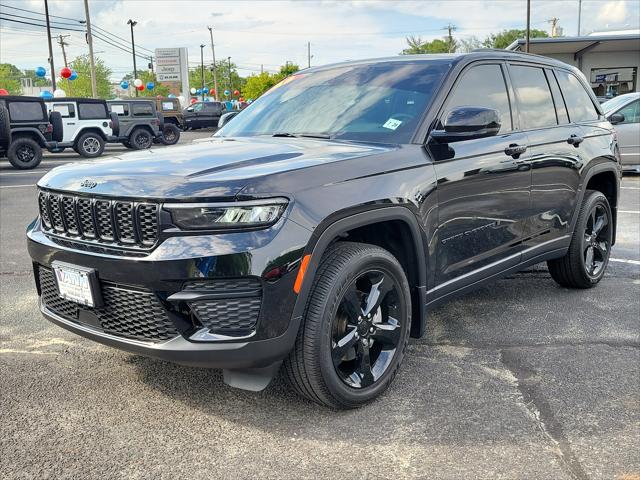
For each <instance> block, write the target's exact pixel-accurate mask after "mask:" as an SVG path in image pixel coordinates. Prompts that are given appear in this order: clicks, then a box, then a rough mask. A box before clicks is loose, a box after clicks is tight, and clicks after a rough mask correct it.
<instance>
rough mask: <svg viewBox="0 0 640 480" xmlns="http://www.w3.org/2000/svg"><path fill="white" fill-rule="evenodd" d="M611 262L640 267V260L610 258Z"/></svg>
mask: <svg viewBox="0 0 640 480" xmlns="http://www.w3.org/2000/svg"><path fill="white" fill-rule="evenodd" d="M609 261H611V262H619V263H630V264H631V265H640V260H629V259H627V258H610V259H609Z"/></svg>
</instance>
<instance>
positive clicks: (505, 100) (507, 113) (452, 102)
mask: <svg viewBox="0 0 640 480" xmlns="http://www.w3.org/2000/svg"><path fill="white" fill-rule="evenodd" d="M456 107H485V108H493V109H494V110H497V111H498V112H499V113H500V123H501V126H500V132H508V131H510V130H512V129H513V126H512V123H511V108H510V106H509V95H508V94H507V86H506V84H505V81H504V75H503V74H502V68H501V67H500V65H478V66H476V67H471V68H470V69H469V70H467V71H466V72H464V73H463V74H462V77H461V78H460V79H459V80H458V82H457V83H456V86H455V87H453V91H452V92H451V94H450V95H449V98H448V99H447V102H446V104H445V108H444V115H443V117H442V118H446V117H447V115H448V114H449V112H450V111H451V110H453V109H454V108H456Z"/></svg>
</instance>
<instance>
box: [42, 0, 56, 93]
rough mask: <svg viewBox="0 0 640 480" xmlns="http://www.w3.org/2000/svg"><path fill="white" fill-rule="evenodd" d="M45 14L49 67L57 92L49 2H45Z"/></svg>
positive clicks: (52, 83) (53, 85) (54, 89)
mask: <svg viewBox="0 0 640 480" xmlns="http://www.w3.org/2000/svg"><path fill="white" fill-rule="evenodd" d="M44 14H45V15H46V20H47V41H48V42H49V65H51V86H52V88H53V91H54V92H55V91H56V67H54V66H53V45H52V44H51V25H50V24H49V2H48V1H47V0H44Z"/></svg>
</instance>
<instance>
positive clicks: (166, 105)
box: [162, 101, 178, 112]
mask: <svg viewBox="0 0 640 480" xmlns="http://www.w3.org/2000/svg"><path fill="white" fill-rule="evenodd" d="M177 108H178V107H176V106H174V105H173V102H171V101H165V102H162V110H163V111H165V112H166V111H168V110H177Z"/></svg>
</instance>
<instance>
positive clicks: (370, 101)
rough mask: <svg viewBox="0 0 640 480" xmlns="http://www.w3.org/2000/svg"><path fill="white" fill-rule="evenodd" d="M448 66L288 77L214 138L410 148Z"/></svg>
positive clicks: (379, 66) (374, 67)
mask: <svg viewBox="0 0 640 480" xmlns="http://www.w3.org/2000/svg"><path fill="white" fill-rule="evenodd" d="M449 68H450V63H449V61H444V60H439V61H436V60H433V61H429V62H424V61H417V62H385V63H373V64H364V65H346V66H339V67H335V68H328V69H325V70H320V71H316V72H309V73H304V72H301V73H298V74H295V75H292V76H290V77H287V78H286V79H284V80H283V81H282V82H280V83H279V84H278V85H276V86H275V87H273V88H272V89H271V90H269V91H268V92H267V93H265V94H264V95H262V96H261V97H260V98H259V99H258V100H256V101H255V102H254V103H253V104H252V105H250V106H249V107H248V108H247V109H246V110H244V111H243V112H242V113H241V114H240V115H238V116H237V117H236V118H234V119H233V121H231V122H230V123H228V124H227V125H225V126H224V127H223V128H222V129H221V130H220V131H219V132H217V133H216V136H223V137H246V136H256V135H276V136H289V135H296V136H298V135H299V136H305V135H308V136H318V137H321V138H338V139H343V140H356V141H367V142H383V143H409V142H410V140H411V137H412V135H413V133H414V131H415V129H416V127H417V126H418V122H419V121H420V118H421V117H422V113H423V112H424V110H425V108H426V106H427V104H428V103H429V101H430V99H431V97H432V96H433V95H434V93H435V91H436V89H437V88H438V87H439V85H440V84H441V81H442V79H443V77H444V75H445V74H446V72H447V71H448V70H449Z"/></svg>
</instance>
